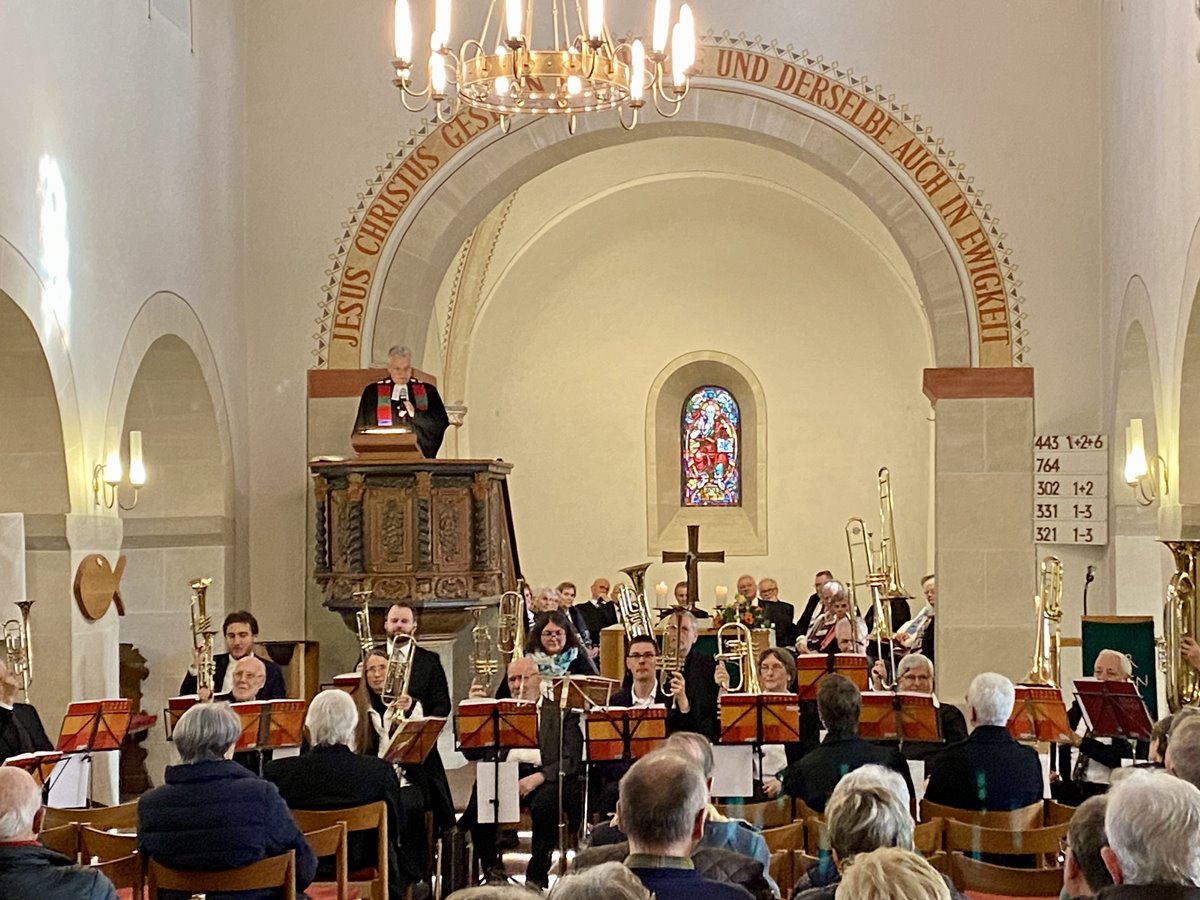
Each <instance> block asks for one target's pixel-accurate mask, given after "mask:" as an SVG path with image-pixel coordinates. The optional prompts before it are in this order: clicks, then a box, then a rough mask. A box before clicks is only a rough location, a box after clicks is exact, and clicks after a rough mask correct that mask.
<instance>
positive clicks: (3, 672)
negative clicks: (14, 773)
mask: <svg viewBox="0 0 1200 900" xmlns="http://www.w3.org/2000/svg"><path fill="white" fill-rule="evenodd" d="M20 689H21V684H20V682H19V681H17V676H16V675H15V674H13V672H11V671H10V670H9V668H8V664H7V663H6V662H4V660H3V659H0V763H3V762H4V760H6V759H8V757H10V756H17V755H18V754H21V753H33V752H35V751H37V750H53V749H54V745H53V744H52V743H50V738H48V737H46V729H44V728H43V727H42V720H41V718H39V717H38V712H37V710H36V709H34V708H33V706H32V705H30V704H28V703H18V702H17V692H18V691H19V690H20Z"/></svg>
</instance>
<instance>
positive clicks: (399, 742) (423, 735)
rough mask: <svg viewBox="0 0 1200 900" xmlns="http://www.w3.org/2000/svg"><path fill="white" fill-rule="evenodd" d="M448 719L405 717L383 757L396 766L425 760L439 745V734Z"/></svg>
mask: <svg viewBox="0 0 1200 900" xmlns="http://www.w3.org/2000/svg"><path fill="white" fill-rule="evenodd" d="M445 724H446V719H445V718H444V717H441V716H430V717H429V718H420V719H416V718H414V719H403V720H401V722H400V727H399V728H397V729H396V730H395V731H394V732H393V733H392V736H391V739H390V740H389V741H388V746H387V750H385V751H384V754H383V758H384V759H386V760H387V761H388V762H390V763H391V764H392V765H394V766H415V765H419V764H420V763H423V762H425V757H427V756H428V755H429V752H430V751H431V750H432V749H433V748H434V747H435V746H436V745H437V741H438V735H440V734H441V733H442V728H443V727H444V726H445Z"/></svg>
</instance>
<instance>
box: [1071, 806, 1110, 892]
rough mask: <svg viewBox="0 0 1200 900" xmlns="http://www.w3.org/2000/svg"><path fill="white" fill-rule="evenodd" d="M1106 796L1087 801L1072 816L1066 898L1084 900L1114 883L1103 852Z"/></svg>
mask: <svg viewBox="0 0 1200 900" xmlns="http://www.w3.org/2000/svg"><path fill="white" fill-rule="evenodd" d="M1106 809H1107V801H1106V799H1105V797H1104V796H1099V797H1090V798H1088V799H1087V800H1084V801H1083V803H1081V804H1080V805H1079V808H1078V809H1076V810H1075V814H1074V815H1073V816H1071V824H1070V827H1069V828H1068V829H1067V846H1066V848H1065V849H1064V854H1065V855H1064V858H1063V896H1064V897H1065V898H1066V900H1084V898H1088V897H1094V896H1095V895H1096V894H1098V893H1100V890H1101V889H1102V888H1106V887H1108V886H1109V885H1110V884H1112V883H1113V880H1112V875H1110V874H1109V872H1108V869H1107V868H1106V867H1105V865H1104V857H1103V856H1101V855H1100V850H1101V848H1102V847H1103V846H1104V813H1105V810H1106Z"/></svg>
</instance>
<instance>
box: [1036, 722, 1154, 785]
mask: <svg viewBox="0 0 1200 900" xmlns="http://www.w3.org/2000/svg"><path fill="white" fill-rule="evenodd" d="M1082 719H1083V711H1082V710H1081V709H1080V708H1079V701H1078V700H1076V701H1075V702H1073V703H1072V704H1071V708H1070V709H1069V710H1067V721H1068V722H1069V723H1070V725H1071V727H1072V728H1078V727H1079V723H1080V721H1081V720H1082ZM1071 749H1072V748H1071V745H1070V744H1059V745H1058V749H1057V754H1056V756H1057V759H1056V760H1055V762H1056V768H1057V770H1058V775H1059V778H1060V779H1061V780H1060V781H1059V783H1058V784H1055V785H1051V789H1052V790H1053V792H1054V797H1055V799H1056V800H1059V801H1060V802H1062V803H1067V804H1069V805H1071V806H1078V805H1079V804H1080V803H1082V802H1083V801H1084V800H1086V799H1087V798H1088V797H1090V796H1092V795H1094V794H1100V793H1103V792H1104V791H1106V790H1108V785H1106V784H1094V783H1093V782H1089V781H1086V780H1084V781H1083V782H1081V783H1079V784H1076V783H1075V780H1074V778H1073V776H1074V774H1075V773H1074V772H1073V771H1072V770H1073V769H1074V766H1072V765H1071ZM1079 752H1080V753H1081V754H1082V755H1084V756H1086V757H1087V758H1088V759H1092V760H1095V761H1096V762H1098V763H1099V764H1100V765H1102V766H1106V767H1107V768H1109V769H1117V768H1120V766H1121V760H1123V759H1135V758H1136V759H1146V758H1148V757H1149V755H1150V745H1149V744H1148V743H1147V742H1146V741H1138V742H1137V743H1136V744H1135V743H1134V742H1132V741H1129V740H1126V739H1125V738H1113V739H1112V743H1111V744H1106V743H1104V742H1103V741H1100V740H1097V739H1096V738H1094V737H1085V738H1084V739H1083V743H1082V744H1080V746H1079Z"/></svg>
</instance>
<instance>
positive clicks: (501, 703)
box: [454, 698, 538, 750]
mask: <svg viewBox="0 0 1200 900" xmlns="http://www.w3.org/2000/svg"><path fill="white" fill-rule="evenodd" d="M454 735H455V739H456V740H457V742H458V747H459V749H467V750H502V749H510V750H515V749H521V748H525V749H530V748H537V747H538V726H537V704H536V703H532V702H530V701H526V700H492V699H488V698H481V699H467V700H462V701H460V702H459V704H458V711H457V715H455V717H454Z"/></svg>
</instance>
